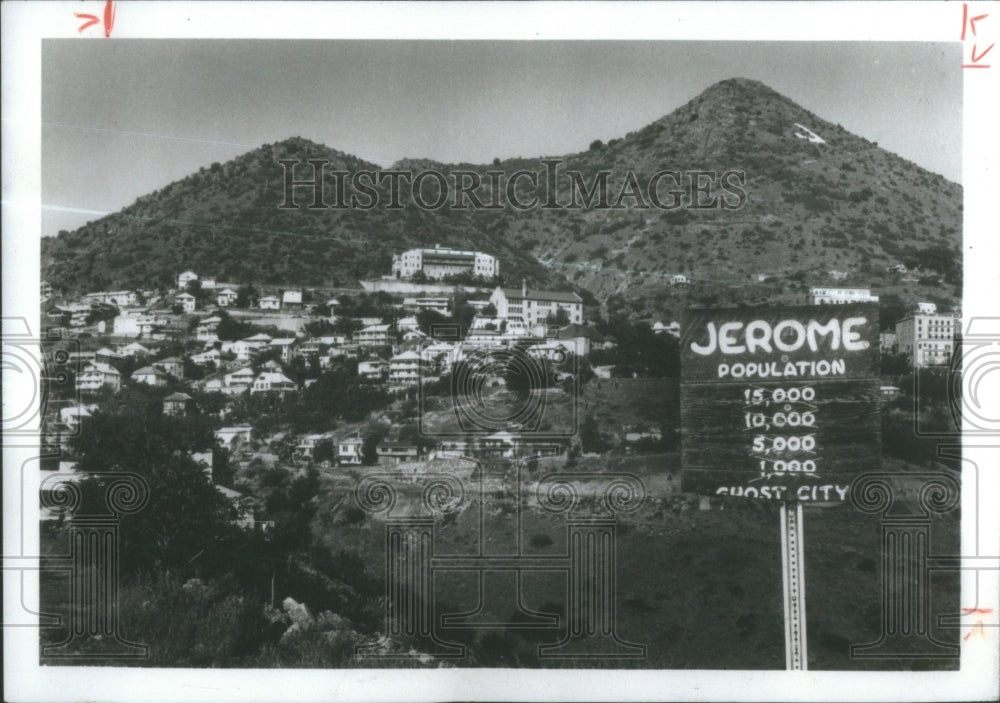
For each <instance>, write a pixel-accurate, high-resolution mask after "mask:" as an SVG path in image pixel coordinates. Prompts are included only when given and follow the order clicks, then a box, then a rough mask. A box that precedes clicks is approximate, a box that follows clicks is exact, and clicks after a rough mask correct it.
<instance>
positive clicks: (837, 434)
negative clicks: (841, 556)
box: [681, 303, 882, 503]
mask: <svg viewBox="0 0 1000 703" xmlns="http://www.w3.org/2000/svg"><path fill="white" fill-rule="evenodd" d="M878 373H879V326H878V307H877V306H876V305H874V304H870V303H848V304H844V305H797V306H775V307H765V308H717V309H696V310H689V311H687V313H686V315H685V319H684V323H683V328H682V333H681V441H682V466H683V474H682V488H683V489H684V490H686V491H692V492H696V493H701V494H705V495H716V496H736V497H743V498H751V499H757V500H773V501H782V502H810V503H811V502H824V503H826V502H832V503H837V502H843V501H846V500H847V499H848V492H849V489H850V484H851V480H852V479H853V477H854V476H855V475H856V474H858V473H861V472H863V471H869V470H872V469H877V468H878V467H879V465H880V456H881V429H882V428H881V416H880V410H881V401H880V397H879V378H878Z"/></svg>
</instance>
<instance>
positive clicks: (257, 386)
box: [250, 371, 297, 393]
mask: <svg viewBox="0 0 1000 703" xmlns="http://www.w3.org/2000/svg"><path fill="white" fill-rule="evenodd" d="M294 390H297V388H296V386H295V382H294V381H292V379H290V378H288V377H287V376H285V374H283V373H278V372H277V371H262V372H261V373H259V374H258V375H257V378H255V379H254V380H253V385H252V386H250V392H251V393H287V392H289V391H294Z"/></svg>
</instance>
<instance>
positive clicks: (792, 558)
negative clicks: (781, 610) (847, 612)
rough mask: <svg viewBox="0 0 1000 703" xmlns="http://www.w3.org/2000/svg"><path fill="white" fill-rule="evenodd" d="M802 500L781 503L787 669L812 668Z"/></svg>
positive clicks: (800, 669) (801, 669) (782, 579)
mask: <svg viewBox="0 0 1000 703" xmlns="http://www.w3.org/2000/svg"><path fill="white" fill-rule="evenodd" d="M802 532H803V530H802V503H795V504H794V505H789V504H788V503H782V504H781V588H782V592H783V595H784V603H785V669H787V670H788V671H805V670H806V669H808V668H809V656H808V654H807V649H806V580H805V568H803V562H804V559H803V552H804V545H803V543H802Z"/></svg>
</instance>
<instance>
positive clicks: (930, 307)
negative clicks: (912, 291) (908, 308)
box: [916, 303, 937, 315]
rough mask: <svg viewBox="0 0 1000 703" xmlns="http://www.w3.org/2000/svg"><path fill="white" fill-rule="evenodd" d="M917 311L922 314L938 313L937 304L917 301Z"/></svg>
mask: <svg viewBox="0 0 1000 703" xmlns="http://www.w3.org/2000/svg"><path fill="white" fill-rule="evenodd" d="M916 309H917V312H919V313H920V314H921V315H936V314H937V304H936V303H917V305H916Z"/></svg>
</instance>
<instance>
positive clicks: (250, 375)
mask: <svg viewBox="0 0 1000 703" xmlns="http://www.w3.org/2000/svg"><path fill="white" fill-rule="evenodd" d="M255 377H256V374H254V372H253V369H252V368H250V367H249V366H247V367H246V368H242V369H238V370H236V371H233V372H232V373H227V374H226V375H225V376H224V377H223V383H224V387H225V390H224V391H223V392H225V393H227V394H229V395H235V394H238V393H242V392H243V391H245V390H247V389H248V388H250V386H252V385H253V381H254V378H255Z"/></svg>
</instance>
